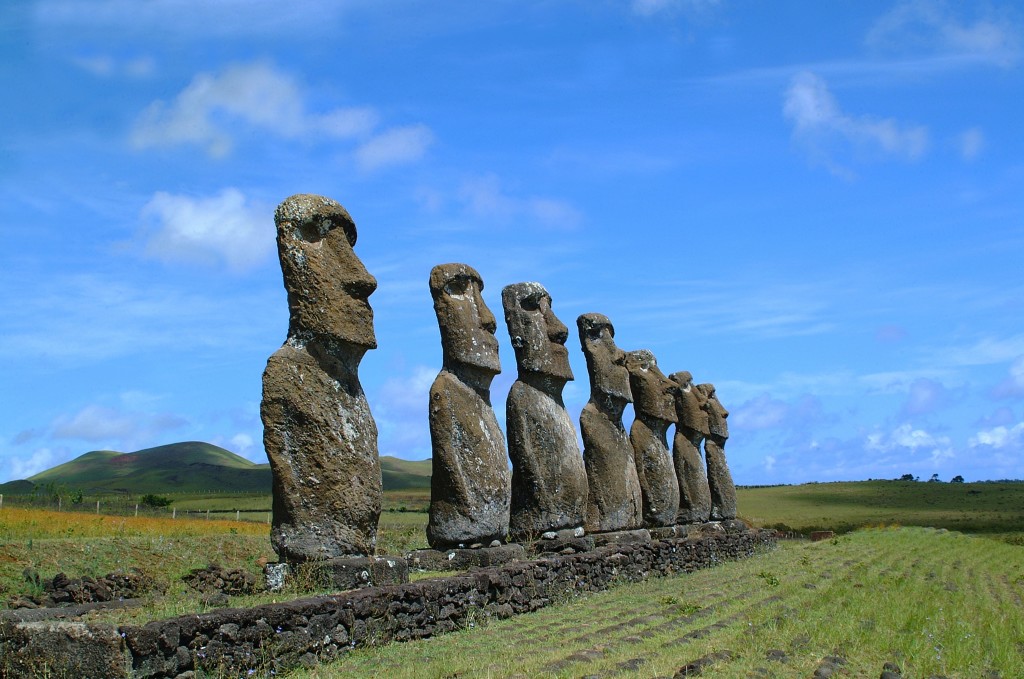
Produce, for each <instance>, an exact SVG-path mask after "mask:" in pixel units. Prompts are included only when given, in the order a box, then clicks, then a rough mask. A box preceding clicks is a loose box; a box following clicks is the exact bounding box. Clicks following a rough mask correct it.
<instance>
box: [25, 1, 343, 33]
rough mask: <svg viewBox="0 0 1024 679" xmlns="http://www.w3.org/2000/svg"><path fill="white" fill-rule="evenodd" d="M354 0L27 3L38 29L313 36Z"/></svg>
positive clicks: (332, 28) (333, 25) (331, 28)
mask: <svg viewBox="0 0 1024 679" xmlns="http://www.w3.org/2000/svg"><path fill="white" fill-rule="evenodd" d="M354 4H357V3H356V2H355V1H354V0H348V1H332V2H321V1H320V0H292V2H288V3H282V2H280V1H279V0H217V2H208V1H206V0H146V1H145V2H138V0H89V1H88V2H82V0H39V1H38V2H35V3H33V12H34V16H35V20H36V22H37V23H38V24H39V25H40V26H43V27H71V28H75V29H79V30H83V29H95V30H97V31H101V32H102V31H116V32H117V34H118V35H124V34H126V33H127V34H132V33H135V34H143V35H147V36H151V35H152V34H153V31H155V30H159V31H160V32H161V33H170V34H176V35H179V36H183V37H186V38H189V39H196V38H200V37H206V36H220V37H227V36H267V35H286V36H288V37H289V38H292V37H294V36H295V35H296V34H297V33H298V32H299V31H301V34H302V35H305V36H310V35H316V36H319V35H321V34H324V33H335V34H336V33H337V31H338V30H339V26H338V24H339V22H340V20H341V18H342V15H343V13H344V12H345V11H346V10H347V9H348V8H349V7H351V6H352V5H354Z"/></svg>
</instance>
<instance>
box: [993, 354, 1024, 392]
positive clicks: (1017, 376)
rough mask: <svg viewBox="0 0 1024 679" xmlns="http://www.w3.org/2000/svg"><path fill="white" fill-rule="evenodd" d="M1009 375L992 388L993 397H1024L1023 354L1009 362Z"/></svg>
mask: <svg viewBox="0 0 1024 679" xmlns="http://www.w3.org/2000/svg"><path fill="white" fill-rule="evenodd" d="M1009 373H1010V374H1009V375H1007V376H1006V379H1004V380H1003V381H1002V382H1000V383H999V384H997V385H996V387H995V388H994V389H993V390H992V396H994V397H995V398H1021V397H1024V356H1018V357H1017V359H1016V360H1015V361H1014V362H1013V363H1011V364H1010V370H1009Z"/></svg>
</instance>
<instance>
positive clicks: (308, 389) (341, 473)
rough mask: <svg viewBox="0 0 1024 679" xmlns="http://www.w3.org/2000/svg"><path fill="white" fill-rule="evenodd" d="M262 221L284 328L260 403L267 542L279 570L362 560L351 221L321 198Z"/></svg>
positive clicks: (362, 411) (377, 491)
mask: <svg viewBox="0 0 1024 679" xmlns="http://www.w3.org/2000/svg"><path fill="white" fill-rule="evenodd" d="M274 221H275V223H276V225H277V249H278V254H279V256H280V260H281V271H282V273H283V275H284V286H285V289H286V290H287V293H288V309H289V320H288V337H287V339H286V340H285V343H284V345H283V346H281V348H280V349H278V350H277V351H276V352H275V353H274V354H273V355H272V356H271V357H270V359H269V360H268V361H267V368H266V370H265V371H264V373H263V401H262V403H261V405H260V416H261V417H262V419H263V443H264V446H265V448H266V451H267V457H268V458H269V459H270V468H271V471H272V473H273V491H274V499H273V517H274V518H273V524H272V527H271V532H270V538H271V543H272V544H273V546H274V550H275V551H276V552H277V554H278V556H279V557H280V558H281V560H282V561H286V562H302V561H307V560H310V559H318V560H319V559H330V558H334V557H339V556H347V555H372V554H373V551H374V547H375V543H376V536H377V521H378V519H379V518H380V507H381V498H382V496H383V487H382V484H381V471H380V460H379V458H378V452H377V426H376V424H375V423H374V421H373V416H372V415H371V414H370V408H369V405H368V404H367V402H366V396H365V395H364V394H363V389H362V386H361V385H360V384H359V373H358V370H359V362H360V360H361V359H362V357H363V354H365V353H366V351H367V350H369V349H374V348H376V346H377V340H376V337H375V336H374V331H373V311H372V310H371V309H370V304H369V297H370V294H371V293H373V291H374V290H375V289H376V287H377V281H376V280H375V279H374V278H373V276H371V275H370V274H369V272H368V271H367V270H366V268H365V267H364V266H363V264H362V262H360V261H359V258H358V257H357V256H356V254H355V252H354V251H353V249H352V248H353V246H354V245H355V243H356V226H355V223H354V222H353V221H352V217H350V216H349V214H348V212H347V211H346V210H345V208H343V207H342V206H341V205H339V204H338V203H336V202H335V201H333V200H331V199H330V198H325V197H323V196H314V195H308V194H300V195H295V196H292V197H290V198H288V199H287V200H285V201H284V202H283V203H281V205H279V206H278V208H277V211H276V212H275V213H274Z"/></svg>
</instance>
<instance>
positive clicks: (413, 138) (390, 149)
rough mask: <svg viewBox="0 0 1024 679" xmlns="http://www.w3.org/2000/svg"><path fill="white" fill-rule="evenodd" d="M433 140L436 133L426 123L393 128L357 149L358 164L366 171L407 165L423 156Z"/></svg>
mask: <svg viewBox="0 0 1024 679" xmlns="http://www.w3.org/2000/svg"><path fill="white" fill-rule="evenodd" d="M433 142H434V133H433V132H431V131H430V128H429V127H427V126H426V125H408V126H406V127H395V128H391V129H389V130H385V131H384V132H381V133H380V134H378V135H376V136H374V137H373V138H372V139H370V140H369V141H367V142H366V143H364V144H362V145H361V146H360V147H359V148H357V149H356V151H355V158H356V164H357V165H359V168H360V169H362V170H365V171H373V170H379V169H381V168H384V167H389V166H392V165H406V164H408V163H411V162H415V161H417V160H419V159H420V158H422V157H423V154H425V153H426V152H427V149H428V148H429V147H430V145H431V144H432V143H433Z"/></svg>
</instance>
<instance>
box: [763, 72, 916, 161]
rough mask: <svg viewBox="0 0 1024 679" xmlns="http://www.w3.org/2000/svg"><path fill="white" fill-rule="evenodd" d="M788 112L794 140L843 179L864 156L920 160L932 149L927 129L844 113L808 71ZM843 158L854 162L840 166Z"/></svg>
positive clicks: (795, 85) (793, 89)
mask: <svg viewBox="0 0 1024 679" xmlns="http://www.w3.org/2000/svg"><path fill="white" fill-rule="evenodd" d="M782 112H783V115H784V116H785V117H786V119H787V120H789V121H790V122H791V123H792V124H793V136H794V138H795V139H796V140H797V141H798V142H799V143H800V144H801V145H803V146H804V147H805V148H806V150H807V151H808V153H809V154H810V157H811V159H812V161H814V162H817V163H821V164H822V165H824V166H825V167H827V168H828V169H829V170H830V171H832V172H833V173H835V174H838V175H841V176H847V177H849V176H851V175H852V172H851V170H850V169H849V168H848V167H846V164H847V163H849V161H850V160H853V159H855V158H858V157H864V156H865V155H867V156H870V155H880V156H882V157H897V158H902V159H906V160H914V159H917V158H919V157H921V156H922V155H923V154H924V153H925V151H926V150H927V148H928V130H927V128H925V127H924V126H920V125H902V124H900V123H898V122H897V121H895V120H893V119H891V118H885V119H879V118H875V117H872V116H867V115H861V116H854V115H850V114H847V113H845V112H844V111H843V110H842V109H840V108H839V104H838V102H837V101H836V99H835V97H834V96H833V95H832V93H831V92H830V91H829V89H828V84H827V83H826V82H825V80H824V79H823V78H821V77H820V76H818V75H815V74H814V73H811V72H808V71H805V72H803V73H799V74H797V75H796V76H794V77H793V79H792V81H791V82H790V86H789V89H788V90H787V91H786V95H785V101H784V104H783V109H782ZM850 156H853V157H852V158H849V157H850ZM839 157H847V158H849V159H844V160H843V161H842V162H840V160H839Z"/></svg>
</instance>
